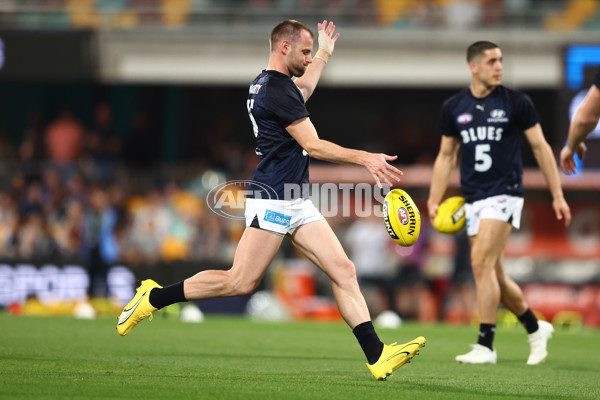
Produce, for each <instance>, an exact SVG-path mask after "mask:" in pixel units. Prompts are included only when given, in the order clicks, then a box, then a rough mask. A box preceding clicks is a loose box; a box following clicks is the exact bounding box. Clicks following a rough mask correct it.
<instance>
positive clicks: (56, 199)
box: [0, 0, 600, 327]
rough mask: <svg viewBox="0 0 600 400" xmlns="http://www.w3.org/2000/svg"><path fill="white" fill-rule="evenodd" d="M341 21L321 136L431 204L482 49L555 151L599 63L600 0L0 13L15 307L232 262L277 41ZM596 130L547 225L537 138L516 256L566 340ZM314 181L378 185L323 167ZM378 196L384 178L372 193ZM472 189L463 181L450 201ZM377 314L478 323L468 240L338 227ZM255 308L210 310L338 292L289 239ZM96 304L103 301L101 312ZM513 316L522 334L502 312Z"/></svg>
mask: <svg viewBox="0 0 600 400" xmlns="http://www.w3.org/2000/svg"><path fill="white" fill-rule="evenodd" d="M289 18H293V19H298V20H299V21H301V22H303V23H305V24H306V25H307V26H309V27H310V28H311V29H313V30H314V32H316V26H317V22H319V21H322V20H323V19H327V20H333V21H334V22H335V23H336V26H337V30H338V31H339V32H340V33H341V35H342V36H341V38H340V39H339V41H338V43H337V45H336V49H335V54H334V56H333V58H332V59H331V61H330V62H329V64H328V66H327V69H326V71H325V73H324V75H323V76H322V79H321V81H320V84H319V87H318V88H317V91H316V93H315V96H313V97H311V100H310V102H309V103H308V110H309V112H310V113H311V119H312V120H313V122H314V123H315V126H316V127H317V129H318V131H319V134H320V136H321V137H323V138H326V139H328V140H332V141H334V142H336V143H338V144H340V145H343V146H348V147H354V148H359V149H365V150H371V151H377V152H385V153H387V154H397V155H398V156H399V158H398V161H397V163H398V164H399V165H400V167H401V168H402V169H403V170H404V173H405V175H404V179H403V181H402V183H401V185H400V186H401V187H402V188H403V189H405V190H407V191H408V192H409V193H411V195H413V197H414V198H415V200H416V201H417V202H418V204H419V206H420V208H421V212H422V215H423V216H426V214H427V210H426V207H425V200H426V197H427V195H428V188H429V179H430V176H431V167H432V163H433V160H434V157H435V155H436V154H437V150H438V146H439V141H440V137H439V132H438V120H439V118H438V117H439V110H440V107H441V104H442V102H443V101H444V100H445V99H446V98H448V97H449V96H451V95H452V94H454V93H455V92H456V91H458V90H460V89H462V88H464V87H466V86H467V85H468V83H469V81H470V73H469V70H468V67H467V64H466V61H465V51H466V48H467V46H468V45H469V44H471V43H472V42H474V41H477V40H490V41H493V42H495V43H497V44H499V45H500V47H501V48H502V50H503V55H504V84H506V85H507V86H509V87H512V88H515V89H519V90H522V91H525V92H526V93H527V94H528V95H529V96H530V97H531V98H532V100H533V102H534V103H535V105H536V107H537V109H538V112H539V113H540V115H541V117H542V126H543V129H544V132H545V135H546V138H547V140H548V142H549V143H550V145H551V146H552V148H553V149H554V151H555V153H558V151H559V150H560V148H561V147H562V146H563V144H564V142H565V140H566V135H567V128H568V124H569V118H570V115H571V114H572V112H573V111H574V110H575V109H576V106H577V104H578V102H580V101H581V99H582V97H581V96H582V93H583V94H585V92H586V91H587V89H588V88H589V85H590V82H591V79H592V77H593V75H594V74H595V72H596V71H597V70H598V68H600V1H597V0H422V1H416V0H328V1H315V0H222V1H217V0H45V1H42V0H0V68H1V69H0V307H3V308H6V309H8V310H9V311H11V312H14V313H49V314H60V313H69V312H71V311H72V307H73V304H76V303H77V302H80V301H83V300H85V299H86V298H88V296H89V298H91V299H92V300H94V301H95V302H94V301H93V304H94V307H95V309H96V311H97V312H100V313H102V312H104V313H114V312H115V310H117V311H118V307H120V306H122V304H123V302H126V301H128V300H129V298H130V297H131V295H132V293H133V290H134V288H135V286H136V280H137V279H141V278H147V277H151V278H154V279H156V280H157V281H158V282H159V283H161V284H170V283H174V282H176V281H178V280H181V279H184V278H186V277H189V276H191V275H193V274H194V273H196V272H198V271H200V270H203V269H208V268H223V269H226V268H229V266H230V264H231V261H232V258H233V254H234V251H235V247H236V244H237V241H238V240H239V238H240V236H241V233H242V232H243V229H244V224H243V222H242V221H240V220H236V219H227V218H223V217H221V216H218V215H216V214H214V213H212V212H211V211H210V209H209V208H208V207H207V205H206V195H207V193H208V192H209V191H210V190H211V189H212V188H213V187H215V186H216V185H218V184H220V183H223V182H226V181H228V180H234V179H248V178H249V177H250V174H251V172H252V170H253V168H254V167H255V166H256V164H257V163H258V161H259V159H258V157H257V156H256V155H255V153H254V145H255V143H254V136H253V134H252V130H251V125H250V121H249V119H248V116H247V111H246V105H245V102H246V97H247V90H248V85H249V83H250V82H251V81H252V80H253V79H254V77H255V76H256V75H258V73H259V72H260V71H261V70H262V69H263V68H265V67H266V64H267V61H268V46H269V44H268V37H269V34H270V31H271V29H272V28H273V27H274V26H275V25H276V24H277V23H279V22H280V21H282V20H284V19H289ZM597 137H600V135H598V134H594V135H592V137H591V138H590V139H589V140H588V141H587V143H588V148H589V152H588V155H587V157H586V159H585V160H584V162H583V164H582V165H581V168H580V172H579V173H578V174H577V175H575V176H572V177H566V176H562V181H563V187H564V189H565V193H566V198H567V201H568V202H569V204H570V205H571V207H572V211H573V216H574V218H573V222H572V224H571V226H570V227H569V228H568V229H565V228H564V227H562V226H561V224H560V223H558V222H557V221H555V220H554V215H553V212H552V209H551V198H550V195H549V192H548V190H547V189H546V186H545V181H544V180H543V177H542V176H541V174H540V173H539V171H538V169H537V166H536V164H535V160H534V158H533V155H532V153H531V151H530V149H529V147H528V145H527V144H526V143H525V145H524V148H523V157H524V162H525V166H526V171H525V187H526V195H525V196H526V202H525V209H524V214H523V220H522V228H521V230H519V231H516V232H513V234H512V236H511V238H510V241H509V244H508V246H507V249H506V252H505V257H506V266H507V270H508V272H509V274H510V275H511V276H512V277H513V278H514V279H515V280H517V282H519V283H520V284H521V285H522V287H523V289H524V292H525V295H526V298H527V300H528V302H529V304H530V306H531V307H532V308H533V309H534V310H536V311H537V312H538V313H539V314H541V315H542V316H543V317H544V318H545V319H547V320H552V321H553V322H555V323H557V324H563V325H565V326H575V327H578V326H581V325H582V324H585V325H589V326H598V325H599V324H600V195H599V193H600V169H599V168H600V139H598V138H597ZM311 181H313V182H316V183H325V182H333V183H359V182H370V181H369V176H368V175H366V174H365V172H364V171H362V170H361V169H356V168H353V167H347V166H335V165H330V164H322V163H319V162H318V161H314V162H313V163H312V166H311ZM370 183H372V182H370ZM457 193H458V178H457V175H456V174H455V175H454V176H453V184H452V187H451V189H450V191H449V192H448V195H453V194H457ZM328 220H329V222H330V223H331V225H332V226H333V227H334V229H335V231H336V233H337V234H338V236H339V238H340V240H341V241H342V242H343V244H344V246H345V247H346V249H347V251H348V253H349V255H350V256H351V258H352V259H353V260H354V261H355V263H356V265H357V270H358V273H359V278H360V280H361V285H362V287H363V290H364V293H365V296H366V298H367V300H368V303H369V307H370V309H371V312H372V313H373V316H377V315H380V314H381V313H382V312H384V311H386V310H387V311H393V312H395V313H397V314H398V315H399V316H400V317H401V318H402V319H408V320H411V319H412V320H418V321H422V322H435V321H446V322H448V323H471V322H474V321H476V319H477V316H476V315H475V311H474V310H475V297H474V291H473V282H472V276H471V273H470V266H469V257H468V251H469V250H468V243H467V242H466V238H465V236H464V235H463V234H458V235H453V236H450V235H442V234H439V233H437V232H434V231H433V230H432V229H430V227H428V226H427V222H426V221H425V220H426V218H423V232H422V234H421V238H420V239H419V242H418V243H417V245H415V246H413V247H411V248H407V249H405V248H400V247H398V246H396V245H395V244H394V243H393V242H392V241H391V240H389V239H388V238H387V233H386V232H385V229H384V227H383V223H382V222H381V221H380V220H379V219H373V218H358V217H356V216H351V217H348V218H341V217H332V218H328ZM259 294H260V296H254V297H242V298H232V299H219V300H210V301H204V302H200V303H199V306H200V308H201V309H202V311H204V312H208V313H210V312H218V313H239V314H242V313H246V312H250V313H251V314H253V315H256V316H259V317H263V318H273V319H276V318H286V317H291V318H317V319H324V320H337V319H339V318H340V317H339V315H338V314H337V311H336V309H335V305H334V303H333V301H332V300H331V299H332V298H331V294H330V288H329V287H328V284H327V279H326V278H325V277H324V276H323V275H322V274H321V273H320V272H319V271H317V270H316V268H314V267H313V266H311V265H310V264H309V263H308V262H307V261H305V260H302V259H300V258H298V256H297V254H296V253H295V252H294V250H293V248H292V247H291V246H290V245H289V244H287V245H286V244H284V246H283V247H282V249H281V251H280V252H279V254H278V256H277V258H276V260H275V261H274V262H273V265H272V266H271V268H270V269H269V273H268V275H267V277H266V278H265V281H264V282H263V284H262V285H261V287H260V293H259ZM98 299H108V300H109V301H108V302H105V303H102V302H101V301H97V300H98ZM499 323H506V324H515V323H516V318H514V317H513V316H511V315H509V314H507V313H503V312H501V313H500V315H499Z"/></svg>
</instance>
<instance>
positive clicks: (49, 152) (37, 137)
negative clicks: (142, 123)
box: [0, 103, 243, 265]
mask: <svg viewBox="0 0 600 400" xmlns="http://www.w3.org/2000/svg"><path fill="white" fill-rule="evenodd" d="M110 114H111V112H110V107H109V106H108V105H107V104H105V103H101V104H99V105H98V106H97V107H96V110H95V116H96V122H95V124H94V126H93V127H91V128H90V129H86V128H85V127H84V125H83V124H82V123H81V122H80V121H79V120H77V118H76V117H74V116H73V115H72V113H71V112H70V111H69V110H67V109H65V110H63V111H62V112H61V113H60V115H59V116H58V117H57V118H56V119H55V120H54V121H52V122H50V123H48V124H45V123H44V121H43V119H42V117H41V116H40V115H38V114H35V115H33V116H32V118H31V123H30V124H29V128H28V129H27V132H26V133H25V134H24V136H23V139H22V141H21V142H20V144H19V145H18V146H13V145H12V143H11V141H10V140H9V139H8V138H7V135H6V134H1V135H0V142H1V143H0V149H1V153H2V154H1V155H0V156H1V157H0V158H1V159H2V168H1V170H0V171H1V172H0V175H1V182H2V185H1V187H0V257H1V258H3V259H65V260H68V259H86V258H88V257H90V252H91V251H92V249H94V248H97V249H98V251H99V253H100V254H101V256H102V257H103V258H104V260H105V261H106V262H107V263H113V262H115V261H117V260H119V261H121V262H126V263H128V264H132V265H135V264H139V263H152V262H154V261H157V260H160V259H162V260H166V261H172V260H176V259H183V258H185V259H190V260H207V259H211V260H220V261H229V260H230V259H231V257H232V254H231V251H232V249H234V248H235V243H236V242H237V240H238V238H239V235H240V234H241V231H242V230H243V223H241V222H240V221H237V220H230V219H227V218H222V217H219V216H217V215H215V214H213V213H212V212H210V210H209V209H208V208H207V207H206V204H205V200H204V198H205V197H204V196H203V195H205V194H206V190H205V189H203V186H202V185H201V184H200V188H199V189H198V190H196V191H191V190H186V189H184V188H183V187H182V186H180V185H179V184H178V183H176V182H175V180H172V179H168V178H164V177H162V176H161V175H160V174H158V175H156V176H152V173H150V174H146V175H147V176H146V179H139V176H140V172H139V169H137V170H136V169H135V168H131V167H127V166H124V163H123V158H124V157H125V156H126V155H127V154H128V153H127V151H128V150H127V147H128V146H130V145H129V143H125V145H122V143H121V139H120V137H119V136H118V135H117V134H116V133H115V132H114V131H113V130H112V128H111V123H110V118H111V117H110ZM133 151H135V150H133ZM142 168H143V166H142ZM136 171H137V172H136ZM202 172H205V171H199V173H202ZM126 176H127V177H128V179H129V180H134V181H135V180H136V179H137V182H135V184H128V181H127V180H124V179H123V178H124V177H126ZM219 176H225V175H223V174H221V175H219ZM189 183H190V184H193V181H192V182H189ZM196 186H198V185H196Z"/></svg>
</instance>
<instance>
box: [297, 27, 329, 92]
mask: <svg viewBox="0 0 600 400" xmlns="http://www.w3.org/2000/svg"><path fill="white" fill-rule="evenodd" d="M317 29H318V33H319V50H318V51H317V54H315V56H314V57H313V60H312V63H311V64H310V66H309V67H308V69H307V70H306V72H305V73H304V75H302V76H301V77H300V78H298V79H296V80H295V81H294V82H295V83H296V86H298V88H299V89H300V91H301V92H302V94H303V95H304V102H305V103H306V102H307V101H308V99H309V97H310V96H311V95H312V94H313V92H314V90H315V88H316V87H317V83H318V82H319V78H321V74H322V73H323V69H325V65H326V64H327V61H328V60H329V57H331V55H332V54H333V48H334V47H335V42H336V41H337V40H338V38H339V37H340V34H339V33H337V34H335V36H334V34H333V33H334V32H335V25H334V24H333V22H331V21H329V25H327V21H326V20H324V21H323V22H321V23H319V24H317Z"/></svg>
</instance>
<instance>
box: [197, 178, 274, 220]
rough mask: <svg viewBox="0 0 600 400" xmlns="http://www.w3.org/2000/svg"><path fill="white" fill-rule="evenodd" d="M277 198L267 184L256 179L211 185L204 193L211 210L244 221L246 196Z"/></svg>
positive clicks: (266, 198) (267, 198)
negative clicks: (206, 192)
mask: <svg viewBox="0 0 600 400" xmlns="http://www.w3.org/2000/svg"><path fill="white" fill-rule="evenodd" d="M248 195H251V196H252V197H253V198H255V199H265V200H271V199H272V200H278V199H277V194H276V193H275V191H274V190H273V189H272V188H271V187H270V186H269V185H265V184H264V183H261V182H256V181H241V180H240V181H228V182H223V183H221V184H218V185H217V186H215V187H213V188H212V189H211V190H210V191H209V192H208V194H207V195H206V205H208V208H210V210H211V211H212V212H214V213H215V214H217V215H220V216H222V217H225V218H231V219H238V220H241V221H244V220H245V219H246V218H245V217H244V208H245V206H246V197H248Z"/></svg>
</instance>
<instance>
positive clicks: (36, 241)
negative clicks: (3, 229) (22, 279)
mask: <svg viewBox="0 0 600 400" xmlns="http://www.w3.org/2000/svg"><path fill="white" fill-rule="evenodd" d="M4 247H5V250H6V255H7V256H9V257H13V258H21V259H48V258H54V257H57V256H58V255H59V249H58V245H57V243H56V241H55V240H54V238H53V237H52V235H51V234H50V231H49V229H48V224H47V223H46V217H45V215H44V211H43V209H42V207H40V206H39V205H31V206H30V207H28V208H26V209H24V210H23V211H22V212H21V214H20V216H19V218H18V219H17V220H16V221H15V223H14V225H13V229H12V233H11V234H10V235H9V236H8V237H7V242H6V243H5V246H4Z"/></svg>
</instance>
